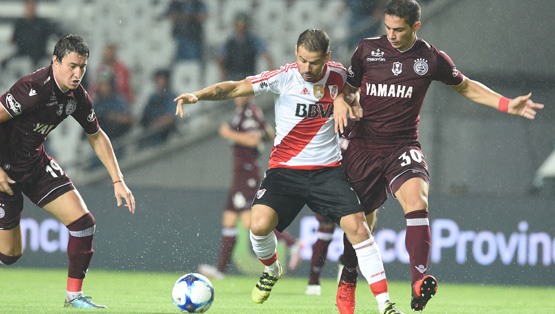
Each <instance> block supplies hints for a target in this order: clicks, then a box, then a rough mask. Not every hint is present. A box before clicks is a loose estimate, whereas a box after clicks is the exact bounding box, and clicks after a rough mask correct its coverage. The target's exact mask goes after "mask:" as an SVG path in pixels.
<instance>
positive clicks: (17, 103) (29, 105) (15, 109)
mask: <svg viewBox="0 0 555 314" xmlns="http://www.w3.org/2000/svg"><path fill="white" fill-rule="evenodd" d="M31 90H37V88H35V89H33V84H32V83H31V82H30V81H20V82H17V83H16V84H14V85H13V86H12V87H11V88H10V89H9V90H8V91H7V92H6V93H5V94H4V95H2V97H0V104H1V105H2V106H3V107H4V109H5V110H6V111H7V112H8V114H9V115H10V116H11V117H12V118H15V117H17V116H19V115H21V114H23V113H25V112H29V111H32V110H34V108H35V107H36V106H37V105H38V104H39V103H41V102H42V101H44V99H43V98H42V97H41V96H39V95H36V94H34V95H33V94H31V96H29V94H30V92H29V91H31Z"/></svg>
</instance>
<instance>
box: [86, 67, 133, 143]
mask: <svg viewBox="0 0 555 314" xmlns="http://www.w3.org/2000/svg"><path fill="white" fill-rule="evenodd" d="M97 80H98V82H97V84H98V91H97V93H96V95H95V99H94V102H93V104H94V111H95V113H96V116H97V117H98V121H99V123H100V127H101V128H102V130H104V132H106V134H108V136H109V137H110V139H116V138H118V137H121V136H122V135H124V134H125V133H127V132H128V131H129V130H130V129H131V127H132V126H133V117H132V116H131V114H130V112H129V107H128V105H127V103H126V102H125V98H123V96H122V95H120V94H119V93H118V92H117V90H116V89H115V79H114V73H113V72H111V71H109V70H106V71H104V72H102V73H100V75H99V76H98V78H97Z"/></svg>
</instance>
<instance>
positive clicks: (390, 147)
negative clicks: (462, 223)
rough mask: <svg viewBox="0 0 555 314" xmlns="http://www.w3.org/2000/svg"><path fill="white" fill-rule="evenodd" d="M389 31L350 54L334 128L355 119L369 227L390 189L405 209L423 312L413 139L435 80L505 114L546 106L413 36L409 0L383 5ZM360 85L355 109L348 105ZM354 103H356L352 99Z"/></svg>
mask: <svg viewBox="0 0 555 314" xmlns="http://www.w3.org/2000/svg"><path fill="white" fill-rule="evenodd" d="M384 24H385V30H386V35H383V36H380V37H373V38H366V39H363V40H362V41H361V42H360V43H359V45H358V48H357V50H356V51H355V52H354V54H353V57H352V59H351V67H350V68H349V77H348V78H347V84H345V87H344V88H343V91H342V94H340V95H339V96H338V97H337V98H336V100H335V102H334V107H335V108H334V118H335V127H336V131H343V128H344V126H346V123H347V113H349V114H350V115H351V116H352V117H357V118H359V119H360V121H358V122H356V123H355V125H354V127H353V130H352V132H351V134H350V135H349V136H348V138H349V139H350V144H349V147H348V148H347V151H346V153H345V154H344V160H343V166H344V171H345V173H346V175H347V177H348V178H349V181H350V183H351V185H352V187H353V188H354V189H355V191H356V193H357V194H358V195H359V197H360V200H361V202H362V204H363V206H364V209H365V213H366V214H367V220H368V223H369V225H372V224H373V221H374V218H375V209H377V208H378V207H379V206H381V205H382V204H383V203H384V202H385V200H386V199H387V193H386V189H387V192H389V193H390V194H392V195H394V196H395V197H396V198H397V200H398V201H399V203H400V204H401V206H402V207H403V210H404V212H405V218H406V223H407V227H406V238H405V244H406V249H407V251H408V253H409V259H410V268H411V274H412V299H411V307H412V309H413V310H415V311H422V310H423V309H424V307H425V305H426V303H427V302H428V300H429V299H430V298H431V297H433V296H434V295H435V293H436V291H437V286H438V284H437V280H436V279H435V278H434V277H432V276H430V275H427V274H426V271H427V269H428V259H429V253H430V242H431V236H430V227H429V221H428V182H429V173H428V167H427V165H426V162H425V160H424V155H423V154H422V151H421V150H420V143H419V142H418V123H419V114H420V108H421V107H422V103H423V100H424V97H425V95H426V91H427V90H428V87H429V86H430V83H431V82H432V81H440V82H442V83H444V84H446V85H448V86H450V87H452V88H453V89H454V90H456V91H457V92H459V93H460V94H461V95H463V96H464V97H466V98H468V99H470V100H472V101H474V102H477V103H479V104H483V105H486V106H489V107H493V108H498V109H499V110H500V111H502V112H508V113H510V114H514V115H520V116H523V117H525V118H528V119H533V118H534V116H535V114H536V111H535V110H536V109H541V108H543V105H542V104H536V103H534V102H533V101H532V100H530V96H531V95H530V94H528V95H526V96H519V97H516V98H514V99H512V100H511V99H508V98H506V97H503V96H501V95H500V94H498V93H496V92H494V91H492V90H490V89H489V88H487V87H486V86H484V85H482V84H481V83H479V82H476V81H473V80H471V79H469V78H467V77H465V76H464V75H463V74H461V73H460V72H459V71H458V70H457V69H456V67H455V65H454V63H453V62H452V61H451V59H450V58H449V56H447V54H445V53H444V52H442V51H439V50H438V49H436V48H435V47H434V46H432V45H430V44H428V43H427V42H425V41H424V40H422V39H420V38H418V37H417V36H416V32H417V31H418V29H419V28H420V26H421V22H420V6H419V5H418V3H417V2H416V1H414V0H392V1H390V2H389V3H388V5H387V6H386V9H385V19H384ZM359 90H360V107H358V106H356V105H355V106H353V107H350V106H349V105H350V104H351V102H352V101H353V99H354V98H355V97H356V94H357V92H358V91H359ZM355 104H356V103H355ZM344 242H345V253H344V256H343V261H344V265H345V266H344V268H343V272H342V275H341V280H340V283H339V287H338V291H337V297H336V299H337V300H336V301H337V306H338V309H339V311H340V312H341V313H342V314H345V313H349V314H350V313H353V312H354V307H355V288H356V277H357V272H356V254H355V253H354V250H353V249H352V246H351V245H350V244H349V243H348V241H346V240H344Z"/></svg>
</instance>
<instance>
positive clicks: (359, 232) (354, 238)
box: [341, 217, 371, 244]
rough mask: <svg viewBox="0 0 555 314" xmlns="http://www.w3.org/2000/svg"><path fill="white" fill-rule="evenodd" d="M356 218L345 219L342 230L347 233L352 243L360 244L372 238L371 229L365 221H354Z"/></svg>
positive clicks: (342, 221)
mask: <svg viewBox="0 0 555 314" xmlns="http://www.w3.org/2000/svg"><path fill="white" fill-rule="evenodd" d="M354 218H355V217H347V218H346V217H343V218H342V219H341V228H342V229H343V231H345V234H346V235H347V238H348V239H349V241H350V242H351V243H353V244H354V243H359V242H362V241H364V240H367V239H369V238H370V235H371V234H370V229H368V226H367V225H366V223H365V222H364V220H359V219H356V220H355V219H354Z"/></svg>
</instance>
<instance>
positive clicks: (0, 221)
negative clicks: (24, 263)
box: [0, 34, 135, 309]
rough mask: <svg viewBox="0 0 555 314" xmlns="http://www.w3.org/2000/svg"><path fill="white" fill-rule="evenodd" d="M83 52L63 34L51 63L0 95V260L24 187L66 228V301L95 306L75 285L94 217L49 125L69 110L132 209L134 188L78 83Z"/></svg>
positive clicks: (13, 255) (12, 253) (13, 242)
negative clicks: (56, 154)
mask: <svg viewBox="0 0 555 314" xmlns="http://www.w3.org/2000/svg"><path fill="white" fill-rule="evenodd" d="M88 57H89V47H88V45H87V44H86V43H85V41H84V40H83V38H81V37H80V36H77V35H73V34H69V35H66V36H64V37H62V38H61V39H60V40H58V42H57V43H56V46H55V47H54V54H53V56H52V64H51V65H50V66H48V67H45V68H42V69H39V70H38V71H36V72H34V73H32V74H30V75H27V76H25V77H23V78H22V79H20V80H19V81H18V82H17V83H15V84H14V85H13V86H12V87H11V88H10V89H9V90H8V91H7V92H6V93H5V94H4V95H2V96H1V97H0V165H1V168H0V264H5V265H10V264H13V263H15V262H16V261H17V260H18V259H19V258H20V257H21V255H22V254H23V244H22V237H21V226H20V220H21V214H22V211H23V194H25V195H26V196H27V197H28V198H29V199H30V200H31V201H32V202H33V203H35V204H36V205H37V206H39V207H42V208H43V209H45V210H46V211H47V212H49V213H51V214H52V215H54V216H55V217H56V218H58V219H59V220H60V221H61V222H62V223H63V224H64V225H66V227H67V228H68V230H69V240H68V245H67V254H68V257H69V267H68V278H67V296H66V300H65V307H77V308H93V309H94V308H106V306H104V305H98V304H96V303H94V302H92V300H91V299H90V297H85V296H83V292H82V286H83V280H84V278H85V275H86V273H87V269H88V267H89V264H90V261H91V258H92V255H93V252H94V250H93V247H92V244H93V236H94V231H95V227H96V223H95V219H94V217H93V215H92V214H91V213H90V212H89V210H88V209H87V206H86V205H85V202H84V201H83V199H82V198H81V196H80V195H79V193H78V192H77V190H76V189H75V186H74V185H73V183H72V182H71V180H70V179H69V177H68V176H67V175H66V174H65V172H64V171H63V170H62V168H61V167H60V166H59V165H58V163H57V162H56V161H55V160H54V159H53V158H52V157H50V156H49V155H48V154H47V153H46V151H45V150H44V144H43V142H44V141H45V140H46V136H47V135H48V134H49V133H50V131H52V130H53V129H54V128H56V126H58V124H60V123H61V122H62V121H63V120H64V119H66V118H67V117H68V116H72V117H73V118H74V119H75V120H76V121H77V122H79V124H80V125H81V127H82V128H83V130H84V131H85V133H86V134H87V139H88V140H89V143H90V144H91V146H92V148H93V149H94V151H95V152H96V155H97V156H98V158H99V159H100V160H101V161H102V163H103V164H104V166H105V167H106V169H107V170H108V172H109V174H110V177H111V178H112V181H113V186H114V194H115V197H116V200H117V205H118V206H120V205H121V204H122V199H124V200H125V206H126V207H128V208H129V211H130V212H131V213H134V212H135V200H134V198H133V194H132V193H131V191H130V190H129V189H128V188H127V186H126V185H125V183H124V182H123V175H122V173H121V171H120V169H119V166H118V163H117V160H116V157H115V155H114V151H113V149H112V145H111V144H110V140H109V138H108V137H107V136H106V134H105V133H104V132H103V131H102V130H101V129H100V127H99V124H98V120H97V118H96V116H95V114H94V110H93V107H92V104H91V99H90V97H89V95H88V93H87V92H86V91H85V89H84V88H83V86H82V85H81V79H82V78H83V75H84V74H85V70H86V67H87V60H88Z"/></svg>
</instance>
